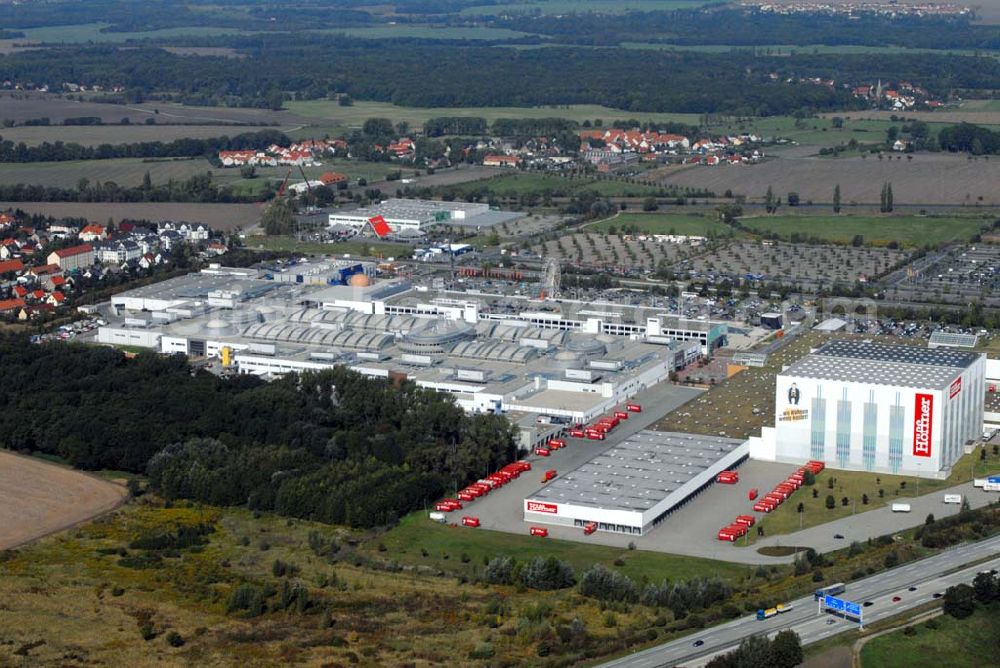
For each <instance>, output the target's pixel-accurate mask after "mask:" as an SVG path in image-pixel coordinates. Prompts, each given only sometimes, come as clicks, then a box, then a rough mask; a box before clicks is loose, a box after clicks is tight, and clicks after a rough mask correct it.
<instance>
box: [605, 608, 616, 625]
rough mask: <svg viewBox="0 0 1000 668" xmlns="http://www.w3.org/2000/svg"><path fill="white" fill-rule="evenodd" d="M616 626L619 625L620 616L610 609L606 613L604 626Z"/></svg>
mask: <svg viewBox="0 0 1000 668" xmlns="http://www.w3.org/2000/svg"><path fill="white" fill-rule="evenodd" d="M616 626H618V618H617V617H616V616H615V613H613V612H611V611H610V610H608V611H607V612H605V613H604V627H605V628H608V629H613V628H614V627H616Z"/></svg>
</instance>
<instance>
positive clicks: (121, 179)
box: [0, 158, 218, 188]
mask: <svg viewBox="0 0 1000 668" xmlns="http://www.w3.org/2000/svg"><path fill="white" fill-rule="evenodd" d="M212 169H213V168H212V165H211V164H210V163H209V162H208V161H207V160H205V159H203V158H191V159H186V158H178V159H167V160H150V161H147V160H143V159H141V158H116V159H112V160H69V161H65V162H25V163H4V164H2V165H0V183H2V184H5V185H7V184H15V183H28V184H33V185H46V186H59V187H62V188H75V187H76V185H77V183H78V182H79V180H80V179H82V178H86V179H89V180H90V182H91V183H95V182H97V181H100V182H101V183H107V182H109V181H111V182H114V183H117V184H118V185H119V186H122V187H131V186H138V185H140V184H141V183H142V177H143V175H144V174H145V173H146V172H147V171H148V172H149V175H150V178H151V179H152V181H153V183H154V184H162V183H166V182H167V181H169V180H170V179H174V180H184V179H187V178H190V177H191V176H194V175H195V174H204V173H205V172H207V171H212ZM216 171H218V170H216Z"/></svg>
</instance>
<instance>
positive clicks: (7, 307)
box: [0, 298, 25, 315]
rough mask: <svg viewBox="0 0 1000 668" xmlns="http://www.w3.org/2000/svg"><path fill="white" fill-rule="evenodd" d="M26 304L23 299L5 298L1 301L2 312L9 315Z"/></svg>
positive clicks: (0, 309) (0, 310)
mask: <svg viewBox="0 0 1000 668" xmlns="http://www.w3.org/2000/svg"><path fill="white" fill-rule="evenodd" d="M24 306H25V302H24V300H23V299H17V298H15V299H4V300H2V301H0V313H2V314H5V315H9V314H11V313H15V312H17V311H19V310H20V309H22V308H24Z"/></svg>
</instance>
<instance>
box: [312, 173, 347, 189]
mask: <svg viewBox="0 0 1000 668" xmlns="http://www.w3.org/2000/svg"><path fill="white" fill-rule="evenodd" d="M319 180H320V182H321V183H322V184H323V185H324V186H336V185H337V184H338V183H347V175H346V174H341V173H340V172H323V175H322V176H320V177H319Z"/></svg>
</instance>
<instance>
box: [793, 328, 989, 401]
mask: <svg viewBox="0 0 1000 668" xmlns="http://www.w3.org/2000/svg"><path fill="white" fill-rule="evenodd" d="M979 357H980V356H979V355H977V354H975V353H967V352H961V351H956V350H940V349H929V348H919V347H916V346H899V345H889V344H884V343H871V342H864V341H841V340H838V341H830V342H827V343H825V344H823V345H822V346H820V347H819V348H817V349H816V350H815V351H813V352H812V353H810V354H809V355H807V356H805V357H803V358H802V359H800V360H799V361H798V362H795V363H794V364H792V365H791V366H790V367H788V368H787V369H785V370H784V371H782V372H781V375H782V376H795V377H799V378H818V379H822V380H840V381H847V382H856V383H870V384H873V385H891V386H900V387H917V388H932V389H940V388H943V387H945V386H946V385H948V384H949V383H950V382H951V381H953V380H954V379H955V378H956V377H957V376H958V375H959V374H961V373H962V371H963V370H964V369H966V368H968V367H969V366H970V365H972V364H973V363H975V362H976V360H978V359H979Z"/></svg>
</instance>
